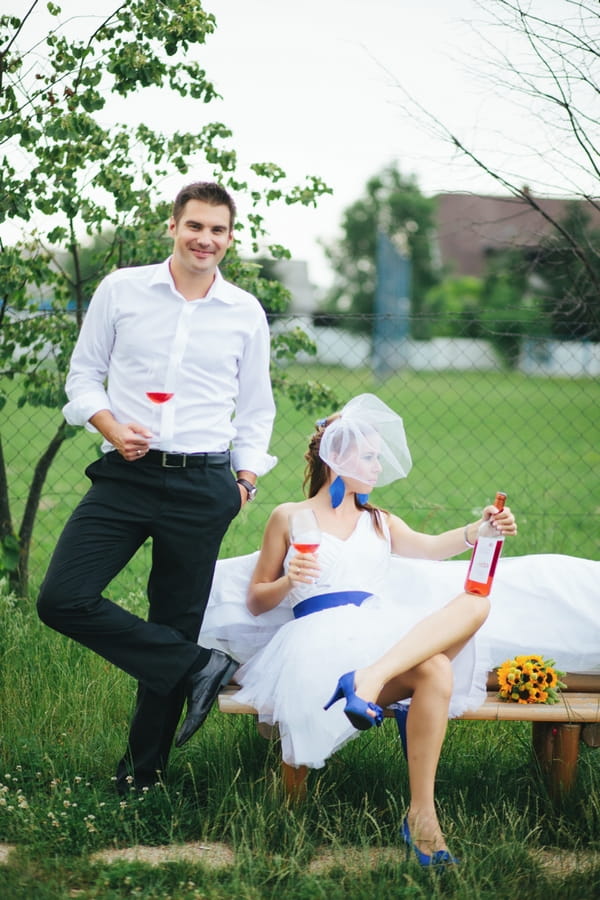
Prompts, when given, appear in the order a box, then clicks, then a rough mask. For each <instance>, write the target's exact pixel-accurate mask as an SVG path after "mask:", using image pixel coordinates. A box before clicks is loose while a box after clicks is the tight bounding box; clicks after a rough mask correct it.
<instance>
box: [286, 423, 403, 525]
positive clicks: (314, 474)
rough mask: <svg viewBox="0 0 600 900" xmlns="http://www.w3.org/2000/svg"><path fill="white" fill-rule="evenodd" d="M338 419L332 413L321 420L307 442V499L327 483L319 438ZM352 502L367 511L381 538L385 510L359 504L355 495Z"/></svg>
mask: <svg viewBox="0 0 600 900" xmlns="http://www.w3.org/2000/svg"><path fill="white" fill-rule="evenodd" d="M339 417H340V414H339V413H333V415H331V416H328V417H327V418H326V419H322V420H321V421H320V422H319V424H318V425H317V430H316V431H315V433H314V434H313V435H312V436H311V438H310V440H309V442H308V449H307V451H306V453H305V454H304V459H305V460H306V467H305V469H304V481H303V482H302V488H303V490H304V493H305V494H307V495H308V497H314V496H315V494H318V492H319V491H320V490H321V488H322V487H323V485H324V484H326V483H327V480H328V478H329V472H330V471H331V470H330V468H329V466H328V465H327V464H326V463H324V462H323V460H322V459H321V457H320V456H319V448H320V447H321V438H322V437H323V435H324V433H325V429H326V428H327V426H328V425H331V423H332V422H334V421H335V420H336V419H339ZM307 489H308V491H307ZM354 502H355V504H356V507H357V509H366V510H367V512H368V513H369V515H370V516H371V518H372V519H373V526H374V528H375V531H376V532H377V534H378V535H379V536H380V537H383V536H384V531H383V521H382V516H383V515H385V514H387V510H385V509H380V508H379V507H378V506H373V505H372V504H371V503H368V502H367V503H361V502H360V501H359V500H358V497H357V496H356V494H355V495H354Z"/></svg>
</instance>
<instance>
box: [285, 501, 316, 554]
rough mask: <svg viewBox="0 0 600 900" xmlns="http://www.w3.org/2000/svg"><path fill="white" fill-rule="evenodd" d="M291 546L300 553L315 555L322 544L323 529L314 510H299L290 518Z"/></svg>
mask: <svg viewBox="0 0 600 900" xmlns="http://www.w3.org/2000/svg"><path fill="white" fill-rule="evenodd" d="M290 544H291V545H292V547H293V548H294V549H295V550H297V551H298V553H315V552H316V551H317V550H318V549H319V546H320V544H321V529H320V528H319V523H318V522H317V517H316V516H315V514H314V512H313V511H312V509H299V510H298V511H297V512H295V513H292V515H291V516H290Z"/></svg>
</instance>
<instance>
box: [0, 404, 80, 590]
mask: <svg viewBox="0 0 600 900" xmlns="http://www.w3.org/2000/svg"><path fill="white" fill-rule="evenodd" d="M66 429H67V423H66V422H65V421H64V420H63V421H62V422H61V424H60V425H59V426H58V428H57V430H56V434H55V435H54V437H53V438H52V440H51V441H50V443H49V444H48V446H47V447H46V450H45V451H44V453H43V454H42V456H41V457H40V459H39V460H38V463H37V465H36V467H35V469H34V472H33V478H32V481H31V485H30V487H29V493H28V495H27V503H26V504H25V510H24V512H23V519H22V520H21V529H20V531H19V548H20V549H19V565H18V566H17V568H16V570H15V571H14V572H11V573H10V575H9V585H10V589H11V590H12V591H14V592H15V593H16V594H17V596H18V597H26V596H27V592H28V588H29V549H30V547H31V537H32V535H33V526H34V524H35V517H36V515H37V512H38V509H39V506H40V500H41V496H42V489H43V487H44V484H45V482H46V477H47V475H48V472H49V471H50V466H51V465H52V462H53V461H54V457H55V456H56V454H57V453H58V451H59V449H60V446H61V444H62V443H63V441H64V440H65V436H66ZM0 487H1V482H0Z"/></svg>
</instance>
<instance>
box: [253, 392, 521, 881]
mask: <svg viewBox="0 0 600 900" xmlns="http://www.w3.org/2000/svg"><path fill="white" fill-rule="evenodd" d="M305 458H306V460H307V470H306V479H305V484H306V482H308V488H309V489H308V495H309V497H308V499H307V500H304V501H302V502H300V503H284V504H282V505H281V506H278V507H277V508H276V509H275V510H274V511H273V513H272V514H271V517H270V518H269V521H268V523H267V526H266V529H265V533H264V538H263V544H262V548H261V551H260V555H259V557H258V562H257V565H256V568H255V570H254V574H253V576H252V579H251V583H250V588H249V592H248V599H247V604H248V608H249V610H250V612H251V613H252V614H253V615H255V616H259V615H261V614H263V613H266V612H268V611H269V610H272V609H274V608H275V607H277V606H278V605H279V604H282V602H283V601H284V600H285V601H289V602H290V603H291V605H292V607H293V611H294V616H295V618H294V620H293V621H291V622H288V623H287V624H284V625H283V626H282V627H281V628H280V629H279V631H278V632H277V633H276V634H275V635H274V636H273V638H272V639H271V640H270V641H269V643H268V644H267V645H266V646H265V647H264V648H263V649H262V650H261V651H260V652H258V653H257V654H256V655H255V656H254V657H252V658H251V659H250V660H249V661H248V662H247V663H246V664H245V665H243V666H242V667H241V668H240V669H239V670H238V672H237V674H236V680H237V681H238V682H239V683H240V685H241V686H242V687H241V691H240V692H239V694H238V696H237V699H238V700H239V701H240V702H241V703H249V704H251V705H252V706H254V707H255V708H256V709H257V710H258V713H259V719H260V720H261V721H263V722H268V723H269V724H274V723H277V724H278V726H279V732H280V736H281V743H282V757H283V760H284V761H285V762H286V763H288V764H289V765H294V766H308V767H312V768H317V767H320V766H322V765H323V764H324V762H325V760H326V759H327V758H328V757H329V756H330V755H331V754H332V753H334V752H335V750H337V749H338V748H339V747H341V746H342V745H343V744H344V743H346V742H347V741H348V740H350V739H351V738H352V737H355V736H356V735H357V731H358V730H365V729H367V728H370V727H371V726H373V725H379V724H380V723H381V721H382V715H383V714H382V707H384V706H387V705H389V704H391V703H394V702H396V701H400V700H403V699H406V698H411V703H410V708H409V713H408V717H407V726H406V727H407V745H408V753H407V759H408V769H409V784H410V794H411V801H410V807H409V810H408V812H407V815H406V818H405V820H404V822H403V828H402V834H403V838H404V840H405V842H406V844H407V845H408V846H409V847H412V848H413V849H414V852H415V854H416V856H417V859H418V860H419V862H420V863H421V864H422V865H427V866H428V865H443V864H446V863H449V862H450V863H452V862H456V860H455V859H454V857H452V856H451V855H450V853H449V851H448V848H447V846H446V843H445V841H444V837H443V834H442V830H441V827H440V824H439V822H438V818H437V814H436V809H435V803H434V780H435V773H436V769H437V764H438V760H439V755H440V751H441V746H442V742H443V739H444V735H445V731H446V724H447V720H448V716H449V714H451V715H458V714H460V712H462V711H464V710H465V709H466V708H468V707H473V706H476V705H478V704H479V703H480V702H481V701H482V699H483V694H484V691H485V674H486V671H487V666H486V667H485V668H484V669H482V670H481V671H475V653H474V646H473V642H472V640H471V638H472V637H473V635H474V634H475V633H476V632H477V630H478V629H479V628H480V626H481V625H482V624H483V622H484V621H485V619H486V617H487V614H488V611H489V605H488V601H487V599H486V598H482V597H478V596H475V595H472V594H466V593H460V594H459V595H458V596H456V597H455V598H454V599H453V600H451V601H450V602H449V603H448V604H447V605H446V606H445V607H443V608H442V609H440V610H438V611H436V612H434V613H432V614H430V615H429V616H426V617H423V613H422V612H420V610H419V608H418V605H416V606H415V608H414V609H413V610H412V611H411V613H410V614H409V615H407V611H406V608H403V609H402V608H400V606H398V605H395V604H394V599H393V597H389V591H386V585H387V576H388V570H389V563H390V558H391V554H398V555H401V556H411V557H416V558H420V559H430V560H441V559H446V558H448V557H450V556H455V555H457V554H459V553H462V552H464V550H465V541H468V542H469V543H470V544H472V543H473V542H474V540H475V537H476V534H477V529H478V527H479V525H480V524H481V521H484V520H490V519H491V520H492V522H493V523H494V525H495V527H496V529H497V531H498V534H499V535H500V534H502V535H513V534H516V530H517V529H516V525H515V520H514V517H513V515H512V513H511V512H510V510H509V509H508V508H506V507H505V509H504V510H502V511H498V510H496V508H495V507H493V506H487V507H486V508H485V509H484V510H483V514H482V519H481V520H480V521H479V522H474V523H471V524H469V525H467V526H466V527H465V526H464V525H461V526H460V527H459V528H456V529H453V530H451V531H447V532H444V533H442V534H439V535H427V534H422V533H420V532H416V531H413V530H412V529H411V528H409V526H408V525H407V524H406V523H405V522H403V521H402V520H401V519H400V518H398V517H397V516H394V515H391V514H389V513H387V512H386V511H384V510H381V509H378V508H376V507H374V506H371V504H370V503H369V502H368V498H369V494H370V492H371V490H372V489H373V487H374V486H375V485H376V484H377V485H378V486H381V485H382V484H389V483H390V482H391V481H393V480H395V479H396V478H401V477H405V476H406V475H407V474H408V471H409V470H410V467H411V459H410V454H409V451H408V447H407V445H406V439H405V435H404V428H403V425H402V420H401V419H400V417H399V416H397V415H396V414H395V413H394V412H393V411H392V410H390V409H389V408H388V407H387V406H386V405H385V404H384V403H382V402H381V401H380V400H378V399H377V398H376V397H374V396H373V395H369V394H364V395H361V396H359V397H356V398H355V399H354V400H352V401H350V403H348V404H347V405H346V406H345V407H344V409H343V410H342V412H341V413H339V414H338V415H334V416H332V417H330V418H329V419H326V420H324V421H323V422H321V423H319V425H318V428H317V431H316V433H315V434H314V435H313V437H312V439H311V441H310V444H309V448H308V452H307V454H306V457H305ZM299 509H311V510H313V511H314V513H315V515H316V518H317V520H318V524H319V526H320V529H321V532H322V541H321V545H320V548H319V551H318V553H298V552H296V551H295V550H294V549H293V547H291V545H290V537H289V519H290V516H292V515H293V513H294V512H296V511H297V510H299ZM386 594H388V596H386ZM336 682H337V685H336ZM332 691H333V695H332ZM340 700H344V701H345V702H344V704H342V703H339V702H338V701H340Z"/></svg>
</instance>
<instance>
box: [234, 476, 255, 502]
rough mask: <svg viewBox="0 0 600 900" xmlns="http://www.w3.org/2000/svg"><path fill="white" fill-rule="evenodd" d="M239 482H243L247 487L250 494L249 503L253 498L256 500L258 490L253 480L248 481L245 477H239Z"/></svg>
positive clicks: (243, 485) (244, 486)
mask: <svg viewBox="0 0 600 900" xmlns="http://www.w3.org/2000/svg"><path fill="white" fill-rule="evenodd" d="M237 483H238V484H241V485H242V487H243V488H246V493H247V494H248V503H250V501H251V500H254V498H255V497H256V491H257V487H256V485H255V484H252V482H250V481H246V479H245V478H238V479H237Z"/></svg>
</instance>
